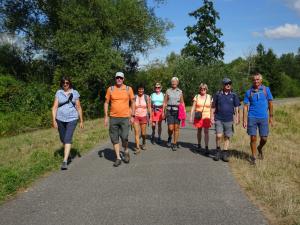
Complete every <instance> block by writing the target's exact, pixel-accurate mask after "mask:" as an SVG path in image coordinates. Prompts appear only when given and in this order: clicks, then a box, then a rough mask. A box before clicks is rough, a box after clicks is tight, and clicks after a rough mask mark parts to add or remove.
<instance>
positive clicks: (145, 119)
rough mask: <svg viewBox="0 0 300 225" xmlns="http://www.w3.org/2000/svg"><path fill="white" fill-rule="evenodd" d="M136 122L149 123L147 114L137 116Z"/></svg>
mask: <svg viewBox="0 0 300 225" xmlns="http://www.w3.org/2000/svg"><path fill="white" fill-rule="evenodd" d="M134 123H138V124H147V123H148V119H147V116H135V117H134Z"/></svg>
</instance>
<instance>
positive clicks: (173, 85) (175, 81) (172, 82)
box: [171, 80, 178, 89]
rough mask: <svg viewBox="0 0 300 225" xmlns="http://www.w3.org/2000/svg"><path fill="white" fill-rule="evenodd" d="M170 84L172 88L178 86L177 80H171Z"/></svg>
mask: <svg viewBox="0 0 300 225" xmlns="http://www.w3.org/2000/svg"><path fill="white" fill-rule="evenodd" d="M171 86H172V88H174V89H175V88H177V86H178V81H177V80H172V81H171Z"/></svg>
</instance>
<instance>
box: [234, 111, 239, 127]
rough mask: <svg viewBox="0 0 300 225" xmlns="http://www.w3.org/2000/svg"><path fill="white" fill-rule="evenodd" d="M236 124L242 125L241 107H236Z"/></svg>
mask: <svg viewBox="0 0 300 225" xmlns="http://www.w3.org/2000/svg"><path fill="white" fill-rule="evenodd" d="M234 114H235V123H236V124H239V123H240V107H234Z"/></svg>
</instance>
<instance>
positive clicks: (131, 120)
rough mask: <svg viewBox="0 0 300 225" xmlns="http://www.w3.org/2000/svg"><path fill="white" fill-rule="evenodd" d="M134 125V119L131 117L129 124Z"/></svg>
mask: <svg viewBox="0 0 300 225" xmlns="http://www.w3.org/2000/svg"><path fill="white" fill-rule="evenodd" d="M133 123H134V117H133V116H132V117H131V118H130V124H133Z"/></svg>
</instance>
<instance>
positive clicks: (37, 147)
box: [0, 119, 108, 202]
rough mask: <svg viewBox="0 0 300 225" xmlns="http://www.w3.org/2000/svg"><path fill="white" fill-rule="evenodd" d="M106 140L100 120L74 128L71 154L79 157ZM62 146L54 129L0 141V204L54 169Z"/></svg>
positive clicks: (56, 166)
mask: <svg viewBox="0 0 300 225" xmlns="http://www.w3.org/2000/svg"><path fill="white" fill-rule="evenodd" d="M107 137H108V132H107V129H105V128H104V127H103V120H102V119H101V120H100V119H98V120H92V121H87V122H86V123H85V128H84V129H83V130H81V129H80V128H79V126H78V127H77V128H76V131H75V134H74V138H73V142H74V143H73V145H72V154H74V155H81V154H84V153H85V152H87V151H89V150H90V149H91V148H93V147H94V146H96V145H97V144H98V143H99V142H100V141H101V140H103V139H106V138H107ZM61 161H62V146H61V143H60V141H59V137H58V132H57V130H55V129H45V130H39V131H34V132H30V133H25V134H20V135H17V136H13V137H4V138H1V139H0V202H2V201H3V200H5V199H7V198H9V197H10V196H13V195H14V194H15V193H16V192H17V191H18V190H20V189H22V188H26V187H27V186H28V185H29V184H30V183H31V182H33V181H34V180H36V179H37V178H38V177H41V176H42V175H43V174H45V173H46V172H48V171H53V170H57V169H58V168H59V166H60V163H61Z"/></svg>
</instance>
